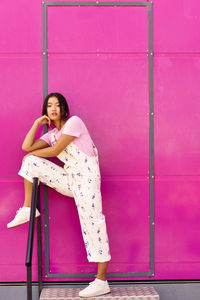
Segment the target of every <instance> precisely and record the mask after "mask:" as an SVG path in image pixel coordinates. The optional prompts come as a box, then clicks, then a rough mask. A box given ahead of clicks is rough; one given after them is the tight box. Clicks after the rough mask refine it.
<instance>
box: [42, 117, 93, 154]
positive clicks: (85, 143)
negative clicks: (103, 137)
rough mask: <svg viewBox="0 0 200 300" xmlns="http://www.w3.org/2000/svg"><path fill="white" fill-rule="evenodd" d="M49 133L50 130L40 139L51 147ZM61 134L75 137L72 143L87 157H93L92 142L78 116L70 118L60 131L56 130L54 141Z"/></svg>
mask: <svg viewBox="0 0 200 300" xmlns="http://www.w3.org/2000/svg"><path fill="white" fill-rule="evenodd" d="M50 132H51V130H50V131H48V132H47V133H45V134H44V135H42V136H41V137H40V139H42V140H44V141H45V142H47V143H48V144H49V145H50V146H52V144H51V139H50ZM61 134H67V135H71V136H75V139H74V140H73V141H72V142H73V143H74V144H75V145H76V146H77V147H78V148H79V149H80V150H81V151H83V152H84V153H85V154H87V155H88V156H94V151H93V147H92V143H93V141H92V139H91V137H90V134H89V132H88V130H87V128H86V126H85V124H84V122H83V121H82V120H81V118H79V117H78V116H72V117H70V118H69V119H68V120H67V121H66V123H65V124H64V126H63V127H62V128H61V129H60V130H58V129H57V128H56V132H55V137H56V141H57V140H58V139H59V137H60V136H61Z"/></svg>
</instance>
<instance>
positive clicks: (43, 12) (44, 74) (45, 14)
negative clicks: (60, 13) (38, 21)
mask: <svg viewBox="0 0 200 300" xmlns="http://www.w3.org/2000/svg"><path fill="white" fill-rule="evenodd" d="M42 16H43V17H42V20H43V21H42V31H43V52H42V54H43V99H44V98H45V97H46V95H47V5H46V3H45V2H42Z"/></svg>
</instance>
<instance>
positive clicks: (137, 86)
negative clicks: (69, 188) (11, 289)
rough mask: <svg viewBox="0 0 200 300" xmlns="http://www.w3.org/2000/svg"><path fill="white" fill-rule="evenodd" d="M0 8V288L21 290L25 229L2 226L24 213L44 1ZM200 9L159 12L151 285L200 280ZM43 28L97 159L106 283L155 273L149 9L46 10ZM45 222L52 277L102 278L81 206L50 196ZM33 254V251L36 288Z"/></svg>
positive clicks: (162, 7)
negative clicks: (22, 172)
mask: <svg viewBox="0 0 200 300" xmlns="http://www.w3.org/2000/svg"><path fill="white" fill-rule="evenodd" d="M0 8H1V9H0V22H1V24H0V25H1V29H2V30H1V33H2V36H1V39H0V82H1V95H2V100H1V107H2V110H1V119H0V123H1V128H5V129H6V130H4V131H2V146H1V156H0V157H1V170H0V172H1V173H0V176H1V177H0V186H1V200H0V218H1V230H0V237H1V247H0V281H2V282H4V281H26V269H25V265H24V263H25V255H26V243H27V230H28V224H24V225H22V226H20V227H16V228H14V229H12V230H7V228H6V224H7V223H8V222H9V221H10V220H11V219H12V217H13V216H14V214H15V212H16V210H17V209H18V208H19V207H20V206H22V205H23V197H24V194H23V179H22V178H21V177H19V176H18V175H17V172H18V170H19V168H20V165H21V160H22V158H23V156H24V154H25V153H24V152H23V151H22V150H21V144H22V141H23V139H24V136H25V134H26V132H27V131H28V130H29V128H30V127H31V125H32V123H33V121H34V120H35V119H36V118H37V117H39V116H40V113H41V107H42V101H43V99H42V94H43V81H42V76H43V74H42V59H43V57H42V2H41V1H36V0H32V1H28V2H27V1H26V0H19V1H18V2H13V3H10V2H7V1H5V0H2V1H1V4H0ZM199 9H200V4H199V1H197V0H196V1H195V0H194V1H191V2H189V1H186V0H181V1H178V0H175V1H171V3H170V2H169V1H164V0H159V1H158V0H154V1H153V50H154V54H153V76H154V86H153V88H154V113H155V114H154V147H155V156H154V159H155V276H154V277H151V278H149V277H142V279H147V280H149V279H150V280H154V279H195V278H199V270H200V233H199V228H200V210H199V206H200V189H199V180H200V179H199V174H200V155H199V153H200V139H199V135H200V129H199V128H200V126H199V120H200V113H199V112H198V111H199V108H200V102H199V98H200V91H199V76H200V56H199V51H200V35H199V30H198V28H199V26H200V24H199V23H200V17H199V14H198V13H197V12H198V11H199ZM47 28H48V39H47V42H48V92H52V91H59V92H61V93H63V94H64V95H65V96H66V98H67V100H68V102H69V106H70V108H71V114H72V115H74V114H76V115H79V116H80V117H81V118H82V119H83V120H84V121H85V123H86V125H87V127H88V129H89V131H90V133H91V136H92V138H93V140H94V142H95V144H96V146H97V148H98V150H99V159H100V168H101V174H102V196H103V208H104V214H105V215H106V222H107V228H108V236H109V240H110V250H111V256H112V260H111V262H110V264H109V267H108V272H148V271H149V178H148V172H149V119H148V111H149V104H148V103H149V99H148V56H147V49H148V14H147V8H146V7H61V6H59V7H48V23H47ZM41 133H42V128H40V130H39V132H38V135H37V136H40V134H41ZM41 212H42V217H43V213H44V209H43V204H42V209H41ZM49 218H50V219H49V231H50V271H51V272H52V273H67V272H69V273H80V272H96V265H95V264H94V263H90V264H89V263H88V261H87V259H86V252H85V248H84V244H83V240H82V236H81V231H80V225H79V219H78V214H77V211H76V207H75V204H74V200H73V199H72V198H67V197H64V196H62V195H60V194H58V193H56V192H55V191H53V190H49ZM42 224H43V218H42ZM42 234H43V254H44V233H43V232H42ZM69 245H70V246H69ZM36 254H37V252H36V243H35V245H34V255H33V280H34V281H35V280H37V270H36V267H37V255H36ZM43 258H44V255H43ZM43 262H44V259H43ZM134 278H135V277H134ZM86 279H87V278H86ZM115 279H119V278H115ZM135 279H139V278H135ZM44 280H51V279H46V278H45V277H44ZM54 280H55V279H54ZM57 280H62V279H57ZM82 280H84V279H82Z"/></svg>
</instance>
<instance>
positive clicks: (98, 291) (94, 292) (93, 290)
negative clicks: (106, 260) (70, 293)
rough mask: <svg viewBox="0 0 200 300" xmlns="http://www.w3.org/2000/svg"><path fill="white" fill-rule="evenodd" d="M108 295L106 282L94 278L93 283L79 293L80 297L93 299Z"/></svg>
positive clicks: (108, 289) (108, 288)
mask: <svg viewBox="0 0 200 300" xmlns="http://www.w3.org/2000/svg"><path fill="white" fill-rule="evenodd" d="M107 293H110V287H109V285H108V281H107V280H105V281H104V280H100V279H98V278H95V280H94V281H92V282H90V283H89V286H87V287H86V288H85V289H83V290H82V291H80V292H79V296H80V297H86V298H87V297H95V296H100V295H104V294H107Z"/></svg>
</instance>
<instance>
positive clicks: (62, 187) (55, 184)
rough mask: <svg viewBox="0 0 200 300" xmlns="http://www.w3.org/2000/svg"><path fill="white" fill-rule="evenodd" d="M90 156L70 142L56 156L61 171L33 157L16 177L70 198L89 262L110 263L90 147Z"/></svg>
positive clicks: (95, 161)
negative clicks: (39, 182)
mask: <svg viewBox="0 0 200 300" xmlns="http://www.w3.org/2000/svg"><path fill="white" fill-rule="evenodd" d="M55 130H56V128H55V129H53V130H52V131H51V133H50V137H51V143H52V145H54V144H55V143H56V136H55ZM92 146H93V151H94V154H95V155H94V156H89V155H87V154H85V153H84V152H83V151H81V150H80V149H79V148H78V147H77V146H76V145H75V144H74V143H73V141H72V142H71V143H70V144H69V145H68V146H67V147H66V148H65V149H64V150H63V151H62V152H61V153H60V154H59V155H58V156H57V157H58V158H59V159H60V160H61V161H62V162H64V167H63V168H62V167H60V166H58V165H56V164H55V163H53V162H51V161H49V160H48V159H45V158H42V157H38V156H35V155H29V156H27V157H26V158H25V159H24V160H23V162H22V166H21V169H20V171H19V172H18V174H19V175H21V176H22V177H24V178H26V179H27V180H29V181H31V182H33V177H38V179H39V181H41V182H42V183H43V184H46V185H48V186H50V187H52V188H53V189H55V190H56V191H58V192H59V193H61V194H63V195H66V196H69V197H74V199H75V203H76V206H77V209H78V214H79V219H80V224H81V230H82V235H83V240H84V243H85V247H86V252H87V259H88V261H89V262H105V261H109V260H110V259H111V255H110V252H109V241H108V236H107V230H106V223H105V216H104V214H103V213H102V198H101V190H100V185H101V175H100V170H99V160H98V151H97V148H96V147H95V145H94V143H92Z"/></svg>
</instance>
